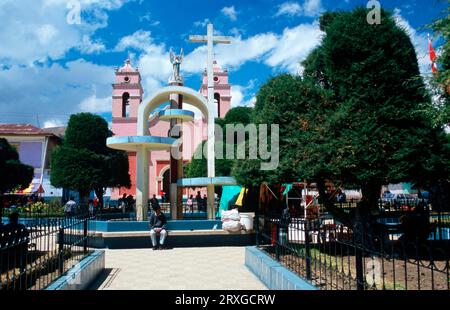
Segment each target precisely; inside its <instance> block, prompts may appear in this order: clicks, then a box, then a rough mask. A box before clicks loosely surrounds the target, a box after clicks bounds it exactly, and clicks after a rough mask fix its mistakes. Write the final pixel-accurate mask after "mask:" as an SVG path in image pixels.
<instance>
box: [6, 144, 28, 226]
mask: <svg viewBox="0 0 450 310" xmlns="http://www.w3.org/2000/svg"><path fill="white" fill-rule="evenodd" d="M33 174H34V169H33V167H31V166H28V165H24V164H22V163H21V162H20V160H19V154H18V153H17V151H16V150H15V149H14V148H13V147H12V146H11V145H10V144H9V143H8V141H7V140H6V139H3V138H0V216H1V213H2V212H1V211H2V208H3V203H2V201H1V197H2V195H3V194H4V193H6V192H10V191H13V190H16V189H25V188H27V187H28V186H29V185H30V183H31V181H32V180H33ZM0 222H1V218H0Z"/></svg>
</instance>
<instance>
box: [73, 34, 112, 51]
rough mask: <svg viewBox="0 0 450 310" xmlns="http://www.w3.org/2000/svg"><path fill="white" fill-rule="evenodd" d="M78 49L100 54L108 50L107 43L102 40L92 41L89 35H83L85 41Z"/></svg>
mask: <svg viewBox="0 0 450 310" xmlns="http://www.w3.org/2000/svg"><path fill="white" fill-rule="evenodd" d="M78 49H79V50H80V51H81V52H82V53H83V54H98V53H100V52H103V51H105V50H106V47H105V45H104V44H103V43H102V42H100V41H92V40H91V38H90V37H89V36H87V35H84V36H83V41H82V42H81V45H80V46H79V47H78Z"/></svg>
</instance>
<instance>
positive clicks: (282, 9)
mask: <svg viewBox="0 0 450 310" xmlns="http://www.w3.org/2000/svg"><path fill="white" fill-rule="evenodd" d="M301 12H302V7H301V6H300V4H298V3H297V2H285V3H282V4H281V5H279V6H278V12H277V14H276V15H275V16H282V15H287V16H295V15H300V14H301Z"/></svg>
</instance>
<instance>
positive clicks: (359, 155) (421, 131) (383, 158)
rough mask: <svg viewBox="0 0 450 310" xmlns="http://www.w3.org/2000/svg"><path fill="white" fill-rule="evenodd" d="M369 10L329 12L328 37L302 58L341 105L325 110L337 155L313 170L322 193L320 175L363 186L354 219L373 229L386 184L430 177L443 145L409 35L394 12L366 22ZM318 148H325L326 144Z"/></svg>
mask: <svg viewBox="0 0 450 310" xmlns="http://www.w3.org/2000/svg"><path fill="white" fill-rule="evenodd" d="M366 15H367V10H365V9H363V8H358V9H355V10H354V11H352V12H339V13H325V14H324V15H323V16H322V17H321V22H320V27H321V29H322V31H324V32H325V36H324V37H323V40H322V43H321V45H320V46H319V47H318V48H317V49H316V50H315V51H314V52H313V53H311V55H310V56H309V57H308V58H307V60H306V61H305V62H304V66H305V71H304V75H305V78H309V79H313V80H314V81H315V83H316V85H318V86H320V87H322V88H323V89H326V90H328V91H330V92H331V93H332V97H333V99H334V101H335V102H336V103H337V104H336V105H335V106H334V107H332V108H331V109H330V110H329V111H328V112H326V111H323V112H324V113H325V114H324V115H325V116H326V120H325V121H324V123H323V125H322V126H323V128H324V129H325V132H326V136H325V140H324V145H326V147H327V149H328V150H329V151H331V152H332V156H323V157H322V158H323V159H322V160H320V158H318V161H317V163H316V164H315V165H314V166H315V167H314V166H313V169H315V170H317V171H320V170H322V171H326V172H327V174H325V175H323V176H320V175H319V176H317V175H316V176H315V177H316V180H317V181H318V185H319V190H320V191H321V196H322V197H324V198H326V197H327V195H326V193H325V191H324V180H323V177H328V179H331V180H333V181H336V182H339V183H340V184H343V185H344V186H346V187H353V188H358V189H361V190H362V194H363V199H362V202H361V203H360V205H359V207H358V209H357V212H356V218H354V219H353V220H354V223H355V226H357V227H358V229H359V228H361V229H362V228H365V230H366V231H370V229H371V224H372V219H373V217H372V215H373V214H374V213H376V211H377V201H378V198H379V195H380V191H381V186H382V185H383V184H388V183H396V182H401V181H413V180H414V181H416V182H417V184H424V183H425V181H426V176H429V173H428V174H427V172H429V168H430V167H427V165H426V163H427V160H428V159H429V158H430V157H431V156H432V152H433V150H434V149H436V148H439V146H440V145H441V142H442V141H441V134H442V129H441V128H434V127H433V124H432V121H431V120H430V119H428V118H427V116H426V114H425V113H423V107H429V106H430V105H431V101H430V98H429V96H428V95H427V93H426V91H425V86H424V83H423V80H422V78H421V76H420V73H419V67H418V64H417V56H416V53H415V50H414V46H413V45H412V43H411V40H410V38H409V36H408V34H407V33H406V32H405V30H404V29H401V28H400V27H399V26H397V24H396V22H395V20H394V19H393V17H392V16H391V14H390V13H389V12H386V11H382V19H383V22H382V23H381V24H380V25H369V24H368V23H367V22H366ZM313 150H314V152H317V154H321V155H322V154H323V153H322V152H323V151H324V150H323V149H322V148H321V145H318V148H313ZM325 152H326V151H325ZM325 155H329V154H327V153H325ZM318 177H319V178H318Z"/></svg>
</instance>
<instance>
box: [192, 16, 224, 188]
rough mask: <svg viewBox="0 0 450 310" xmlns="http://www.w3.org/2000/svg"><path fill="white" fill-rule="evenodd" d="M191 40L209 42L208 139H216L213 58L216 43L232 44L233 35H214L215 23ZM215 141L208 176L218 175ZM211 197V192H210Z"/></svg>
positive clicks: (209, 147)
mask: <svg viewBox="0 0 450 310" xmlns="http://www.w3.org/2000/svg"><path fill="white" fill-rule="evenodd" d="M189 41H191V42H195V43H205V42H206V43H207V50H208V57H207V74H208V110H209V115H208V141H214V140H215V132H214V116H215V115H216V106H215V104H214V80H213V75H214V72H213V60H214V44H230V43H231V37H224V36H214V26H213V24H208V31H207V34H206V36H203V35H193V36H189ZM214 154H215V152H214V143H208V177H209V178H213V177H215V176H216V172H215V163H214V157H215V156H214ZM208 197H209V193H208Z"/></svg>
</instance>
